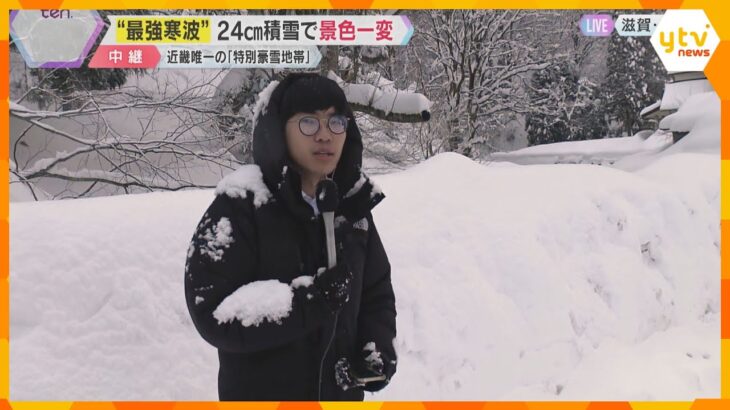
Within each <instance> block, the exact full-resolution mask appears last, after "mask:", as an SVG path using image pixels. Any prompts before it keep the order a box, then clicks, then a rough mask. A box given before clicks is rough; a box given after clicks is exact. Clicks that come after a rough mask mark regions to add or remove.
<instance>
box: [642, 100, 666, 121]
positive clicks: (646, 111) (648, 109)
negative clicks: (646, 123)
mask: <svg viewBox="0 0 730 410" xmlns="http://www.w3.org/2000/svg"><path fill="white" fill-rule="evenodd" d="M661 105H662V100H657V101H656V102H655V103H654V104H652V105H650V106H648V107H646V108H644V109H643V110H641V112H640V113H639V116H640V117H643V116H646V115H649V114H651V113H653V112H654V111H656V110H658V109H659V107H661Z"/></svg>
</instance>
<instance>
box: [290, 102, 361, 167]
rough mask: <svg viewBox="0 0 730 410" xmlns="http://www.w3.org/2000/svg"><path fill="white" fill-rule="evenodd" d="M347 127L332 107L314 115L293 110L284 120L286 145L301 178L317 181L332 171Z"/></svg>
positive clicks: (345, 135) (337, 159)
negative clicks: (292, 113)
mask: <svg viewBox="0 0 730 410" xmlns="http://www.w3.org/2000/svg"><path fill="white" fill-rule="evenodd" d="M343 122H344V123H343ZM346 130H347V119H346V118H344V117H343V116H339V115H336V114H335V109H334V107H330V108H329V109H326V110H319V111H316V112H315V113H313V114H312V113H301V112H300V113H296V114H294V115H293V116H292V117H291V118H289V120H287V122H286V127H285V134H286V145H287V147H288V149H289V155H291V157H292V159H293V160H294V162H295V163H296V164H297V165H298V166H299V172H300V173H302V177H303V178H312V179H316V180H319V179H321V178H322V177H324V176H325V175H327V174H331V173H332V172H333V171H334V170H335V168H336V167H337V162H338V161H339V160H340V156H341V155H342V147H343V146H344V145H345V138H347V132H346Z"/></svg>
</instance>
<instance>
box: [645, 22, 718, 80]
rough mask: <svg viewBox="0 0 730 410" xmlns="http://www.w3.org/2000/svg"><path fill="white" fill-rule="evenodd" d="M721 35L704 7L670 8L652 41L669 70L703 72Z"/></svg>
mask: <svg viewBox="0 0 730 410" xmlns="http://www.w3.org/2000/svg"><path fill="white" fill-rule="evenodd" d="M719 42H720V38H719V37H718V36H717V33H716V32H715V30H714V29H713V28H712V24H710V20H709V19H708V18H707V15H705V12H704V11H702V10H667V12H666V13H665V14H664V17H662V19H661V21H660V22H659V25H658V26H657V28H656V30H654V34H653V35H652V36H651V44H652V45H653V46H654V50H655V51H656V53H657V54H658V55H659V58H660V59H661V60H662V63H664V67H665V68H666V69H667V71H702V70H704V69H705V66H706V65H707V62H708V61H710V57H711V56H712V53H713V52H715V49H716V48H717V45H718V43H719Z"/></svg>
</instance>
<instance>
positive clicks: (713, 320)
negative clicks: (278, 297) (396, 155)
mask: <svg viewBox="0 0 730 410" xmlns="http://www.w3.org/2000/svg"><path fill="white" fill-rule="evenodd" d="M719 166H720V165H719V161H718V156H717V155H716V154H691V153H680V154H676V155H665V156H663V157H661V158H660V159H658V160H657V161H656V162H654V163H652V164H650V165H648V166H646V167H644V168H642V169H641V170H639V171H635V172H626V171H622V170H618V169H613V168H608V167H600V166H593V165H533V166H518V165H513V164H509V163H493V164H492V165H489V166H484V165H479V164H477V163H474V162H472V161H471V160H468V159H466V158H465V157H462V156H459V155H456V154H442V155H439V156H436V157H434V158H432V159H430V160H429V161H426V162H424V163H422V164H420V165H417V166H415V167H413V168H411V169H409V170H406V171H403V172H399V173H393V174H387V175H381V176H378V177H376V178H375V180H376V181H377V183H378V184H379V185H380V186H381V187H382V188H383V191H384V192H385V193H386V195H387V198H386V199H385V201H384V202H383V203H382V204H381V205H380V206H378V207H377V208H376V210H375V221H376V223H377V224H378V229H379V231H380V234H381V237H382V239H383V242H384V245H385V248H386V249H387V251H388V254H389V257H390V260H391V264H392V268H393V284H394V289H395V292H396V297H397V308H398V332H399V333H398V338H397V339H396V348H397V350H398V352H399V370H398V373H397V374H396V376H395V378H394V380H393V382H392V383H391V385H390V386H389V387H388V388H386V389H385V390H384V391H383V392H382V393H380V394H377V395H374V396H368V398H370V399H375V400H396V399H398V400H446V399H451V400H499V399H536V400H570V399H591V400H655V399H662V400H691V399H693V398H695V397H697V396H702V397H713V396H717V395H719V388H720V387H719V386H720V356H719V355H720V343H719V341H720V338H719V304H720V295H719V279H720V275H719V269H720V250H719V241H720V231H719V212H720V210H719V201H720V200H719V189H720V170H719ZM212 198H213V191H212V190H202V191H188V192H176V193H152V194H140V195H127V196H117V197H107V198H93V199H83V200H67V201H46V202H37V203H12V204H11V208H10V215H11V223H10V241H11V247H10V270H11V272H10V273H11V278H10V283H11V289H10V298H11V319H10V320H11V328H10V334H11V343H10V369H11V378H10V397H11V399H12V400H31V399H32V400H130V399H135V400H216V399H217V391H216V383H217V381H216V380H217V355H216V351H215V350H214V349H213V348H212V347H211V346H209V345H207V344H206V343H205V342H204V341H203V340H202V339H201V338H200V337H199V336H198V335H197V333H196V332H195V330H194V329H193V327H192V323H191V321H190V319H189V317H188V314H187V311H186V308H185V301H184V295H183V281H182V279H183V270H184V261H185V254H186V250H187V248H188V241H189V239H190V236H191V235H192V232H193V229H194V227H195V225H196V224H197V222H198V220H199V218H200V217H201V215H202V213H203V211H204V210H205V208H206V207H207V205H208V204H209V202H210V201H211V200H212Z"/></svg>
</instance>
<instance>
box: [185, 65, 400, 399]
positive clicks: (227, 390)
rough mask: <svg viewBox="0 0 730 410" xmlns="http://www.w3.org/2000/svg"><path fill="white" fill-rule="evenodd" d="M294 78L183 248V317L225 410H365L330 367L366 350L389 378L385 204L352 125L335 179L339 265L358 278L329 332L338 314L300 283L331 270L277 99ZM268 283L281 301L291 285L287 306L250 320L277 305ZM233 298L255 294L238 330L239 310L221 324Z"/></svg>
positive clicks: (391, 330)
mask: <svg viewBox="0 0 730 410" xmlns="http://www.w3.org/2000/svg"><path fill="white" fill-rule="evenodd" d="M296 78H297V77H296V76H289V77H287V78H286V79H285V80H283V81H282V82H280V83H279V84H278V85H277V86H276V88H275V89H274V91H273V92H272V93H271V96H270V99H269V103H268V106H267V107H266V109H265V110H262V113H261V114H260V115H259V117H258V118H257V123H256V126H255V129H254V162H255V165H244V166H242V167H241V168H240V169H238V170H237V171H235V172H234V173H232V174H231V175H229V176H227V177H226V178H224V179H223V180H222V181H221V182H220V183H219V185H218V188H217V189H216V197H215V199H214V200H213V202H212V204H211V205H210V207H209V208H208V210H207V211H206V212H205V215H204V216H203V218H202V219H201V221H200V223H199V224H198V227H197V229H196V232H195V234H194V235H193V239H192V243H191V245H190V248H189V250H188V258H187V263H186V267H185V297H186V301H187V307H188V310H189V312H190V315H191V317H192V320H193V323H194V325H195V328H196V329H197V330H198V332H199V333H200V335H201V336H202V337H203V338H204V339H205V340H206V341H207V342H208V343H210V344H211V345H213V346H215V347H216V348H217V349H218V357H219V361H220V368H219V374H218V393H219V398H220V400H267V401H283V400H322V401H325V400H326V401H329V400H362V399H363V396H364V393H363V390H362V389H360V388H351V389H347V390H343V389H341V388H340V387H339V386H338V385H337V383H336V381H335V363H336V362H337V361H338V360H339V359H340V358H343V357H347V358H350V360H351V361H352V360H357V358H358V357H361V351H362V349H363V347H364V346H365V345H366V344H368V343H370V342H374V343H375V346H376V349H377V350H378V351H380V352H381V357H382V358H383V359H384V360H387V361H388V363H390V365H391V366H392V369H393V371H394V369H395V363H396V354H395V351H394V348H393V339H394V337H395V335H396V325H395V317H396V310H395V297H394V295H393V289H392V286H391V280H390V264H389V263H388V258H387V256H386V253H385V250H384V249H383V245H382V243H381V241H380V237H379V236H378V231H377V229H376V228H375V224H374V223H373V218H372V215H371V213H370V211H371V209H372V208H373V207H374V206H375V205H377V204H378V202H380V201H381V200H382V199H383V198H384V196H383V194H382V193H380V191H379V190H378V189H377V188H376V187H375V186H374V185H373V184H372V183H371V181H370V180H369V179H368V178H367V176H365V175H364V174H362V173H361V171H360V166H361V159H362V140H361V135H360V131H359V130H358V128H357V125H356V123H355V121H350V122H349V125H348V129H347V138H346V141H345V145H344V148H343V153H342V156H341V159H340V161H339V163H338V166H337V169H336V170H335V173H334V180H335V182H336V183H337V185H338V187H339V192H340V201H339V207H338V210H337V212H336V214H335V215H336V225H337V228H336V231H335V236H336V240H337V242H338V247H340V248H341V254H340V255H338V257H341V258H343V260H344V261H345V262H346V263H347V265H348V267H349V268H350V270H351V272H352V273H353V275H354V278H353V281H352V288H351V294H350V298H349V300H348V302H347V303H346V304H345V306H344V307H343V308H342V310H341V311H340V312H339V314H338V320H337V323H336V329H335V328H334V325H335V315H334V314H333V313H332V312H331V311H330V310H329V309H328V308H327V305H326V304H325V302H324V300H323V298H322V296H321V295H320V294H319V293H318V292H317V291H316V288H315V287H314V286H312V285H310V284H309V283H310V282H311V280H308V279H309V278H307V276H309V277H311V276H312V275H315V274H316V272H317V269H318V268H320V267H324V266H326V254H325V252H326V251H325V245H324V228H323V223H322V221H321V217H316V216H315V215H314V213H313V210H312V208H311V207H310V206H309V205H308V204H307V203H306V202H305V201H304V200H303V199H302V195H301V182H300V180H299V176H298V174H297V173H296V172H295V171H294V170H293V167H292V166H291V162H290V161H291V160H290V159H289V155H288V152H287V148H286V142H285V137H284V130H283V126H282V119H281V118H280V116H279V113H278V107H279V103H280V99H281V98H282V93H283V91H284V90H285V89H286V87H287V86H288V85H289V84H290V83H291V81H293V80H296ZM347 114H348V115H349V116H352V112H349V113H347ZM301 276H305V278H302V279H299V280H297V281H295V285H294V286H292V281H293V280H294V279H295V278H298V277H301ZM271 280H274V281H278V283H280V285H279V284H278V283H276V282H267V284H271V283H275V284H276V285H277V286H279V289H282V292H277V295H276V297H278V298H280V299H281V295H282V294H283V295H285V296H286V295H287V289H286V287H285V286H289V289H290V293H291V299H292V300H291V306H290V307H289V310H288V311H285V312H283V313H281V312H279V313H280V314H279V316H269V317H265V316H264V318H263V319H262V318H261V317H259V319H258V320H252V319H251V318H252V317H253V318H254V319H255V318H256V315H255V311H254V307H255V306H256V305H258V304H259V303H260V302H263V301H265V300H267V298H269V297H270V298H274V297H275V296H274V295H262V294H258V296H256V295H257V294H256V293H255V292H254V290H255V289H253V288H254V287H255V286H256V285H257V284H261V283H264V282H262V281H271ZM282 286H284V288H281V287H282ZM239 289H243V290H242V292H243V293H245V291H246V289H248V290H251V291H252V292H250V293H248V297H249V299H248V300H249V301H251V299H250V298H251V297H252V296H251V295H254V296H253V297H254V298H255V300H252V301H251V302H250V303H251V304H250V306H248V307H246V306H243V307H240V306H239V310H238V311H237V312H239V313H240V316H238V318H237V319H234V320H230V308H231V306H235V304H231V305H229V306H227V307H226V308H228V309H229V314H228V316H227V317H228V319H229V320H227V321H225V320H226V319H225V317H226V316H225V315H223V314H222V311H223V310H224V308H223V306H221V307H220V309H219V306H220V305H221V303H222V302H223V301H224V300H227V298H228V297H229V296H231V295H232V294H233V293H234V292H236V291H237V290H239ZM239 293H240V292H239ZM241 297H244V299H243V300H246V299H245V297H246V295H242V296H241ZM230 302H234V301H232V300H231V301H230ZM241 309H242V310H241ZM234 311H235V309H234ZM246 312H248V313H246ZM252 315H253V316H252ZM219 319H220V320H219ZM221 320H223V321H221ZM370 346H372V345H370Z"/></svg>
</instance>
